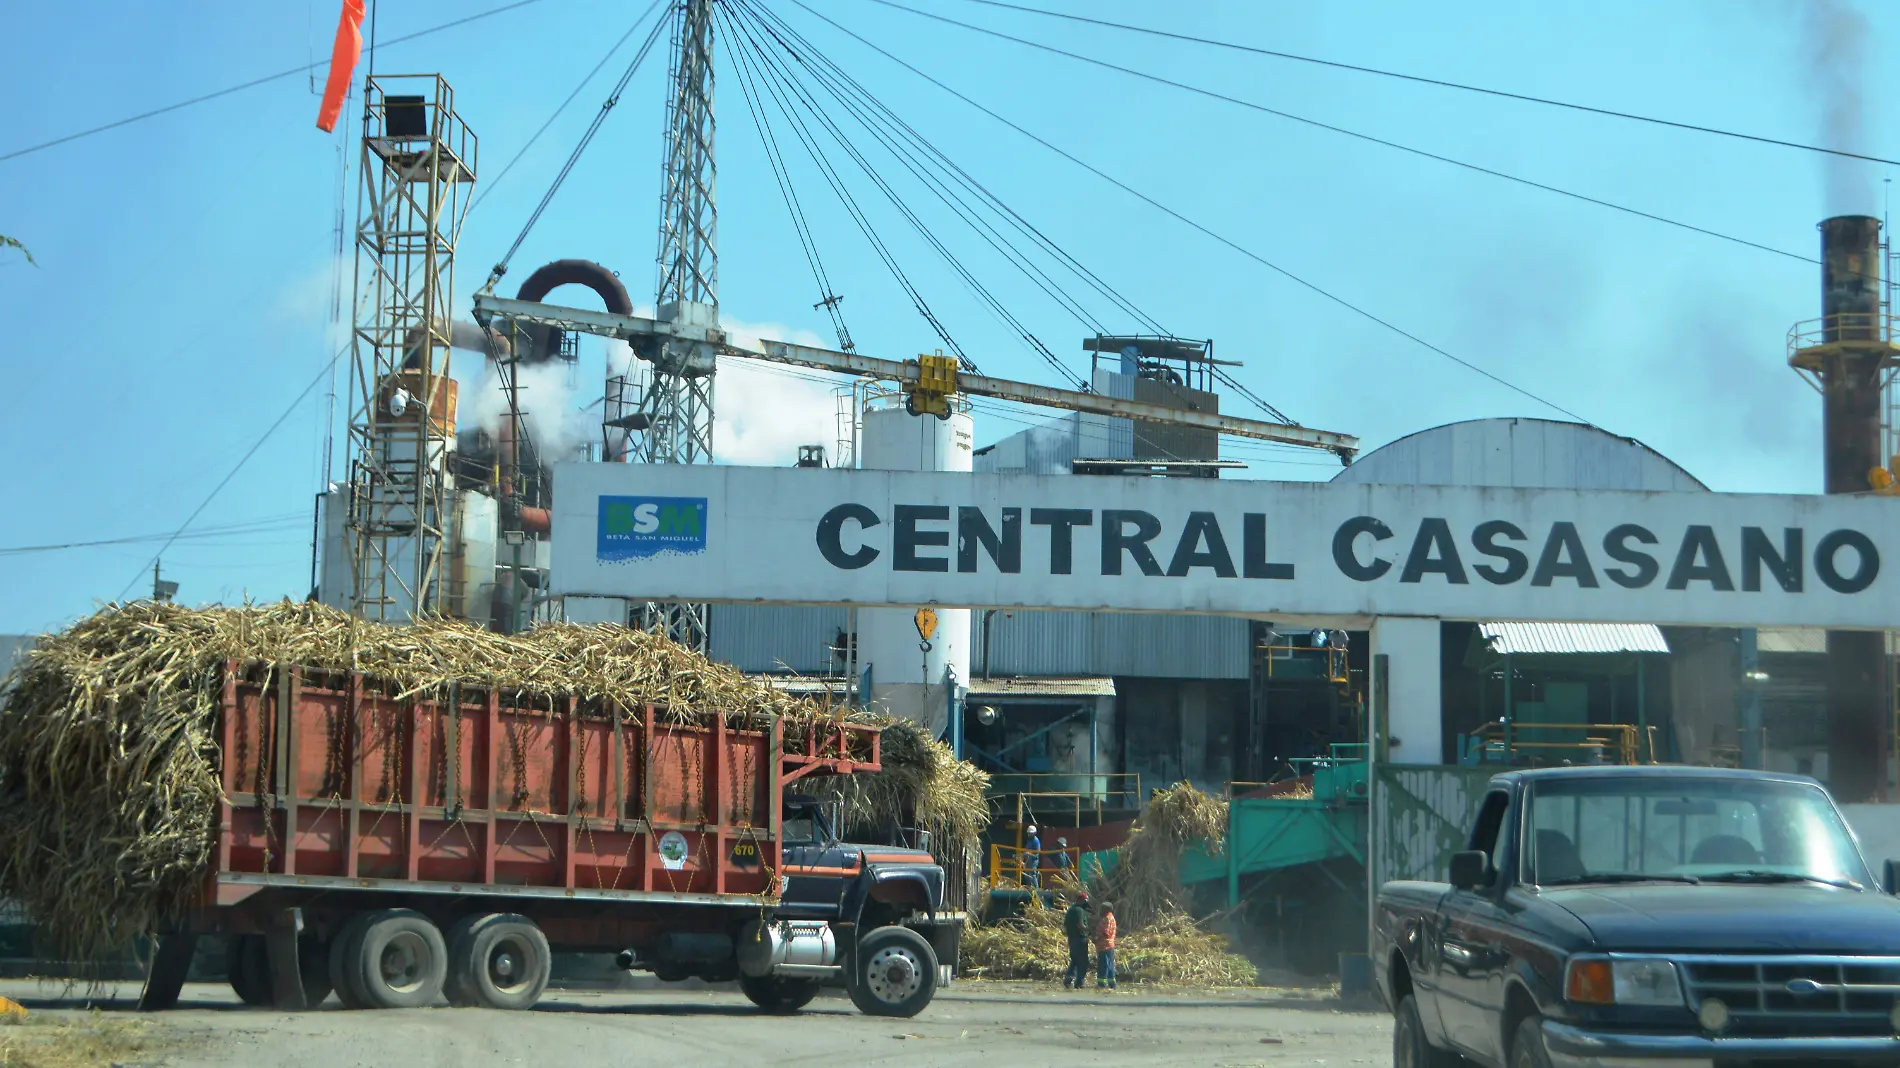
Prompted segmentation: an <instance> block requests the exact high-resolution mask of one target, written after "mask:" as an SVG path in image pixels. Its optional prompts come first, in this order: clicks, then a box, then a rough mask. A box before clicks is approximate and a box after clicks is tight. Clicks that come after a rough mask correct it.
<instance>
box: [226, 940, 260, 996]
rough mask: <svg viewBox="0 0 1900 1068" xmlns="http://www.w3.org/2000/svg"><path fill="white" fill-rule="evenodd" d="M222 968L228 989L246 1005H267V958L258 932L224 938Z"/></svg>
mask: <svg viewBox="0 0 1900 1068" xmlns="http://www.w3.org/2000/svg"><path fill="white" fill-rule="evenodd" d="M224 971H225V975H226V976H227V977H229V978H230V980H231V990H232V992H233V993H235V994H237V996H238V1000H239V1001H242V1002H243V1003H244V1004H246V1005H269V1004H270V1003H271V995H270V959H269V954H268V953H267V952H266V950H265V948H264V936H262V935H232V936H231V937H229V938H227V939H225V940H224Z"/></svg>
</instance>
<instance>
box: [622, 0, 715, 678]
mask: <svg viewBox="0 0 1900 1068" xmlns="http://www.w3.org/2000/svg"><path fill="white" fill-rule="evenodd" d="M713 2H714V0H679V2H678V3H677V4H675V6H674V8H673V12H672V19H673V55H672V64H671V68H670V71H669V76H668V80H667V85H668V92H669V95H668V98H667V105H666V170H665V174H664V176H663V178H662V188H663V190H664V191H663V193H662V195H661V200H660V253H659V275H660V281H659V288H658V292H657V294H656V296H655V300H654V307H655V309H656V313H655V317H656V318H658V319H662V320H671V321H674V322H686V323H694V324H697V325H704V326H708V327H717V326H718V325H719V251H718V230H719V209H718V206H717V203H716V199H715V197H714V189H715V186H716V184H717V182H716V179H717V175H718V168H717V166H716V165H715V163H714V158H713ZM650 355H651V358H652V363H653V367H652V378H651V380H650V382H649V384H648V386H647V389H646V392H645V394H644V395H643V396H642V397H641V400H640V412H641V413H642V414H643V415H644V416H645V419H643V420H637V421H636V422H637V423H643V424H644V426H642V427H641V428H640V429H638V430H636V431H635V433H634V435H633V439H632V440H631V441H630V442H629V449H628V452H629V458H630V459H632V460H633V461H634V462H636V463H654V464H696V463H711V462H712V458H713V440H712V438H713V375H714V372H715V370H716V369H717V365H716V363H715V355H714V349H713V347H712V346H709V345H706V344H703V343H697V342H688V341H680V340H669V341H667V342H665V343H664V344H662V345H661V346H659V348H658V351H655V352H653V353H651V354H650ZM641 623H642V625H643V626H647V627H650V628H653V629H660V628H664V629H665V631H666V632H667V634H669V635H670V636H671V637H672V638H673V639H674V640H676V641H678V642H680V643H681V644H683V645H686V646H687V647H689V648H692V649H698V650H700V651H704V650H705V648H706V606H705V605H656V604H649V605H647V606H645V607H644V608H643V609H642V611H641Z"/></svg>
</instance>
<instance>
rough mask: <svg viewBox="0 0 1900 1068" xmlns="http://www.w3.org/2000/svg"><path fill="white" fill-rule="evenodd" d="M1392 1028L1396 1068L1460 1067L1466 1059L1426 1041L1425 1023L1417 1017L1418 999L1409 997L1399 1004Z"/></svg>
mask: <svg viewBox="0 0 1900 1068" xmlns="http://www.w3.org/2000/svg"><path fill="white" fill-rule="evenodd" d="M1394 1016H1395V1019H1394V1021H1393V1026H1392V1066H1393V1068H1458V1065H1459V1064H1460V1063H1461V1062H1462V1060H1463V1058H1461V1057H1459V1056H1458V1055H1457V1054H1455V1053H1446V1052H1445V1051H1444V1050H1441V1049H1434V1048H1432V1044H1431V1043H1430V1042H1428V1041H1426V1039H1425V1022H1424V1021H1423V1020H1420V1019H1419V1018H1418V999H1417V998H1415V997H1413V996H1412V995H1410V994H1407V995H1405V997H1404V998H1403V999H1401V1000H1400V1001H1399V1010H1398V1012H1397V1013H1395V1014H1394Z"/></svg>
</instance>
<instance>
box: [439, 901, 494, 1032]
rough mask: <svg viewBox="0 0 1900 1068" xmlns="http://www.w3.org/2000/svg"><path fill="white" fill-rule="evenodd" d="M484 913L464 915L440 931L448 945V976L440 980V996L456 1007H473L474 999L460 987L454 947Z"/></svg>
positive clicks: (460, 981)
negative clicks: (446, 928)
mask: <svg viewBox="0 0 1900 1068" xmlns="http://www.w3.org/2000/svg"><path fill="white" fill-rule="evenodd" d="M484 915H486V914H485V913H480V912H477V913H475V914H474V915H472V916H464V917H462V918H461V919H459V920H456V921H455V922H454V923H452V924H450V925H449V929H448V930H446V931H444V932H442V941H443V943H444V944H445V945H447V946H448V947H449V973H448V977H447V978H445V979H443V980H442V996H443V997H445V998H447V999H448V1001H449V1004H451V1005H454V1006H456V1007H457V1008H462V1009H467V1008H473V1007H474V1005H475V1001H474V1000H473V999H472V998H470V997H469V995H468V993H467V992H466V991H464V990H463V989H462V979H461V974H460V973H461V969H459V968H457V967H456V966H455V962H456V959H457V956H456V948H455V947H456V946H458V945H461V943H462V940H463V939H464V938H467V937H468V929H469V928H471V927H473V926H475V924H476V921H478V920H480V919H481V918H482V917H483V916H484Z"/></svg>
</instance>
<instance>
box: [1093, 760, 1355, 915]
mask: <svg viewBox="0 0 1900 1068" xmlns="http://www.w3.org/2000/svg"><path fill="white" fill-rule="evenodd" d="M1293 763H1294V765H1295V767H1296V768H1299V769H1300V770H1302V771H1310V773H1311V775H1312V777H1313V795H1312V796H1311V797H1236V798H1232V799H1230V800H1229V801H1228V803H1227V826H1228V830H1227V848H1226V849H1225V850H1223V851H1222V854H1221V855H1220V856H1218V857H1215V856H1210V855H1208V854H1207V853H1206V852H1205V851H1204V850H1200V849H1192V850H1189V851H1188V853H1187V855H1186V856H1185V857H1183V858H1182V861H1181V881H1182V882H1184V883H1187V884H1189V885H1192V884H1195V883H1206V882H1212V881H1214V880H1216V879H1220V880H1224V881H1225V882H1226V884H1227V905H1228V907H1229V908H1232V907H1234V906H1236V905H1238V904H1239V903H1240V880H1241V876H1243V875H1253V874H1258V873H1261V872H1269V871H1279V870H1283V869H1286V868H1295V867H1299V866H1301V865H1304V864H1316V863H1319V862H1321V861H1326V860H1334V859H1338V858H1347V857H1349V858H1351V859H1352V860H1354V861H1357V862H1358V863H1360V864H1364V863H1365V857H1366V825H1367V818H1368V814H1367V797H1368V781H1367V766H1366V745H1365V743H1363V742H1353V743H1336V744H1334V745H1333V746H1331V747H1330V751H1329V753H1328V755H1326V756H1324V757H1308V758H1303V759H1300V760H1296V761H1294V762H1293ZM1085 870H1086V869H1085Z"/></svg>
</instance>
